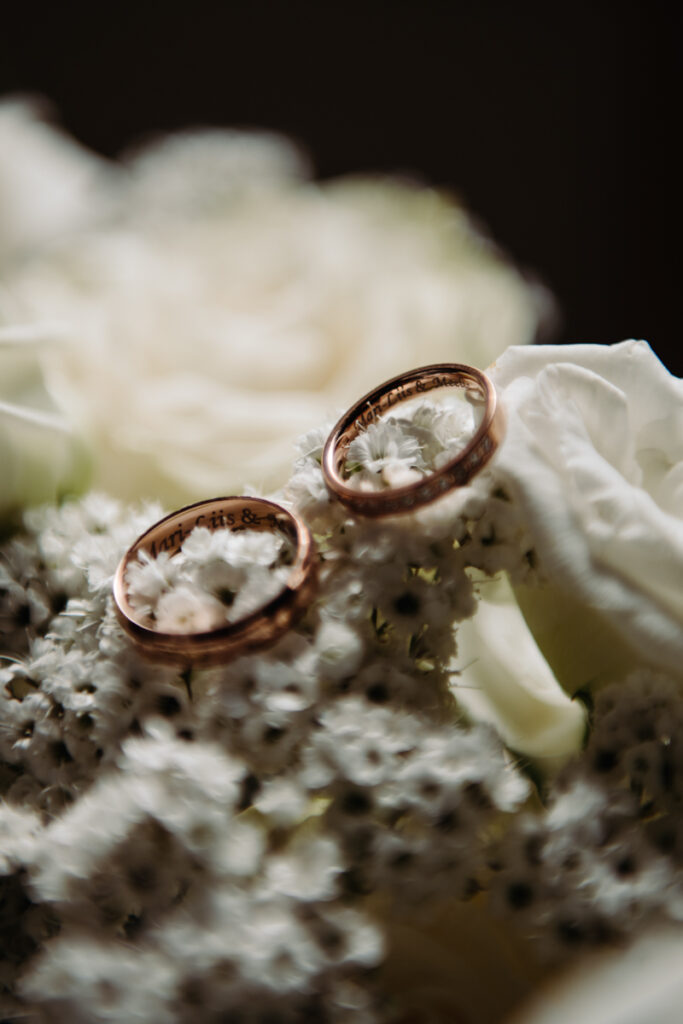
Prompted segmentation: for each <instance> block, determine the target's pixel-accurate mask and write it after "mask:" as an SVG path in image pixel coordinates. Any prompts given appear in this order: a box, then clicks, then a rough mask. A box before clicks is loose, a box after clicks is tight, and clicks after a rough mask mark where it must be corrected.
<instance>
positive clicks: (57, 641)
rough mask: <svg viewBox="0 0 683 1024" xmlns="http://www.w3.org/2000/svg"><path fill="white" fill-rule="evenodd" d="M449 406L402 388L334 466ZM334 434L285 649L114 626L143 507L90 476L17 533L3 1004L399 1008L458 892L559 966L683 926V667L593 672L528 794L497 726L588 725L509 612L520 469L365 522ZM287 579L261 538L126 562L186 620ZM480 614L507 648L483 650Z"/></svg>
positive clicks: (384, 460) (529, 746)
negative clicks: (102, 493)
mask: <svg viewBox="0 0 683 1024" xmlns="http://www.w3.org/2000/svg"><path fill="white" fill-rule="evenodd" d="M465 411H466V410H465ZM457 417H460V418H459V419H458V418H457ZM457 417H454V416H453V414H452V413H451V412H445V411H444V410H443V409H440V408H437V407H436V406H433V405H431V403H428V402H426V403H421V404H416V405H415V406H414V408H413V411H412V415H411V413H410V411H409V410H408V408H407V407H406V412H405V415H404V416H401V417H396V418H394V419H393V420H391V421H390V422H389V423H388V424H387V425H386V429H385V428H382V427H381V425H380V426H379V428H378V430H377V431H375V432H373V433H374V436H370V437H368V436H367V434H366V435H361V437H360V438H359V439H358V443H357V444H356V447H355V448H354V451H353V453H352V457H353V459H354V460H355V465H354V466H353V467H352V468H353V469H354V473H353V476H352V477H351V478H352V479H353V478H356V479H357V480H359V481H360V485H361V486H371V487H381V486H391V485H393V484H395V483H396V482H397V481H398V480H399V479H404V477H405V474H406V473H413V472H419V473H425V472H428V471H429V468H430V467H431V466H433V465H435V464H438V460H439V459H440V458H442V457H444V453H446V452H447V451H448V450H449V448H450V447H451V445H454V444H458V443H462V438H463V437H464V433H465V431H466V429H467V428H469V429H470V430H471V429H472V426H471V420H469V421H467V420H463V418H462V416H461V414H460V413H458V414H457ZM326 435H327V431H326V430H324V429H321V430H318V431H315V432H313V433H311V434H308V435H306V437H305V438H304V439H303V440H302V441H301V442H300V447H299V456H300V457H299V459H298V461H297V463H296V465H295V471H294V473H293V476H292V478H291V480H290V482H289V485H288V487H287V489H286V492H285V494H284V495H282V496H280V500H281V501H283V502H285V503H291V504H292V505H293V506H294V507H295V508H296V509H297V511H298V512H299V514H301V515H302V516H303V517H304V518H305V519H306V520H307V522H308V524H309V526H310V527H311V529H312V531H313V533H314V535H315V537H316V542H317V546H318V551H319V556H320V585H319V592H318V597H317V598H316V600H315V601H314V602H313V603H312V604H311V607H310V608H309V609H308V611H307V614H306V615H305V617H304V618H303V620H302V621H301V622H300V623H299V624H298V625H297V627H296V628H295V629H293V630H291V631H290V632H289V633H288V634H287V635H286V636H284V637H283V638H282V639H281V640H280V641H278V643H277V644H276V645H275V646H274V647H272V648H271V649H269V650H266V651H263V652H255V653H251V654H249V655H246V656H243V657H240V658H238V659H237V660H235V661H233V662H232V663H229V664H227V665H225V666H220V667H215V668H211V669H202V670H194V671H183V672H180V671H178V670H175V669H172V668H164V667H160V666H158V665H154V664H153V663H152V662H146V661H144V660H143V659H142V658H141V657H140V656H139V655H138V654H137V653H136V652H135V651H134V649H133V648H132V646H131V645H130V643H129V641H128V640H127V638H126V637H125V635H124V634H123V633H122V631H121V629H120V627H119V626H118V623H117V621H116V618H115V616H114V613H113V606H112V599H111V582H112V577H113V574H114V571H115V568H116V565H117V563H118V560H119V559H120V557H121V555H122V554H123V552H124V551H125V550H126V549H127V547H128V546H129V545H130V543H131V542H132V541H133V540H134V538H135V537H136V536H137V535H138V534H139V533H140V532H142V530H143V529H145V528H146V527H147V526H149V525H150V524H151V523H152V522H154V521H155V519H157V518H158V517H159V515H160V511H159V510H158V509H154V508H147V509H143V510H139V509H138V510H134V511H133V510H131V509H130V508H128V507H126V506H123V505H120V504H119V503H117V502H114V501H112V500H110V499H103V498H98V497H96V496H91V497H88V498H86V499H84V500H82V501H80V502H78V503H74V504H66V505H64V506H62V507H61V508H58V509H55V508H51V509H44V510H41V511H34V512H32V513H30V514H27V516H26V517H25V529H24V531H23V533H21V534H19V535H17V536H16V537H14V538H13V539H11V540H9V541H8V542H6V543H5V545H4V546H3V547H2V549H1V551H0V566H1V572H2V577H1V580H0V600H1V602H2V605H1V614H2V618H3V624H4V626H5V639H4V650H3V652H2V653H3V655H4V661H3V667H2V668H0V719H1V720H2V723H3V724H2V730H1V732H0V780H1V782H2V791H3V795H4V803H3V804H2V805H0V836H1V837H2V852H1V854H0V886H1V887H2V894H3V897H4V899H5V904H4V905H5V908H6V909H5V912H4V921H3V928H2V930H0V942H2V943H3V947H4V948H3V949H2V953H3V955H4V962H5V966H4V968H3V969H4V974H3V976H2V977H3V984H4V986H5V988H6V990H7V991H8V992H9V993H11V996H10V997H9V998H11V1000H13V1001H14V1002H13V1003H12V1004H11V1007H10V1008H11V1009H14V1010H16V1011H17V1012H33V1013H35V1014H38V1015H40V1018H42V1019H44V1020H45V1021H55V1022H61V1021H65V1020H69V1019H73V1018H74V1015H75V1014H76V1013H77V1014H78V1015H80V1018H82V1019H83V1020H85V1021H100V1020H108V1021H121V1022H123V1021H128V1020H131V1019H139V1020H144V1021H154V1022H155V1024H156V1022H157V1021H161V1022H166V1021H168V1022H169V1024H176V1022H178V1024H182V1022H185V1021H188V1022H189V1021H191V1020H197V1019H201V1020H206V1021H213V1020H216V1021H218V1020H220V1019H226V1017H228V1018H229V1017H230V1016H231V1015H235V1016H236V1017H237V1018H238V1019H243V1020H246V1021H254V1022H256V1021H261V1020H263V1019H271V1018H272V1019H273V1020H276V1019H277V1020H284V1021H290V1020H291V1021H295V1020H302V1019H324V1020H330V1021H332V1022H335V1021H347V1020H349V1021H350V1020H354V1021H360V1022H363V1021H368V1022H373V1021H377V1022H384V1021H389V1020H392V1019H394V1016H395V1013H396V1010H397V1006H396V1003H395V1001H394V997H393V995H392V986H391V984H388V983H387V977H388V976H391V975H386V974H384V973H383V969H384V968H383V966H382V965H383V964H385V963H386V962H387V958H388V960H391V957H392V956H395V953H392V948H393V947H392V942H393V931H392V930H393V928H394V927H399V928H400V921H401V920H406V921H409V922H411V925H412V923H413V922H414V921H415V920H417V919H421V920H425V919H429V917H430V915H434V914H437V913H438V911H439V908H442V907H443V906H444V904H445V903H446V902H447V901H454V900H460V901H463V900H470V903H468V906H470V905H473V906H474V907H475V908H479V910H478V912H479V913H480V914H481V915H482V918H483V919H485V920H490V919H491V914H492V912H494V911H496V910H497V911H498V912H499V913H500V914H503V915H504V916H505V918H506V919H508V920H511V921H513V922H517V923H518V924H519V925H520V927H521V928H522V930H523V931H524V933H525V934H526V935H528V936H532V937H535V938H537V939H540V940H541V943H542V946H543V949H544V950H545V951H546V952H549V953H551V954H552V953H553V952H559V953H560V954H561V955H562V956H566V955H567V952H572V951H574V950H579V949H582V948H584V947H585V946H586V945H587V944H594V943H597V942H602V941H605V940H607V939H610V938H613V937H616V936H623V935H629V934H631V933H633V932H634V931H636V930H637V929H638V928H639V927H640V926H641V924H642V923H643V922H645V921H649V920H651V919H653V918H656V917H657V916H668V917H669V918H672V919H675V920H679V919H680V918H681V914H682V913H683V903H682V897H683V892H681V888H680V883H679V882H678V881H677V874H678V873H679V871H680V866H681V858H682V857H683V853H682V849H683V839H682V836H683V832H682V831H681V806H682V802H683V798H682V797H681V786H682V785H683V756H682V755H681V751H680V750H679V747H680V743H679V742H678V740H677V738H676V737H677V735H678V733H679V732H680V730H681V725H683V699H682V698H681V693H680V688H679V687H678V686H677V685H676V683H675V682H673V681H672V680H671V679H670V678H669V677H663V676H658V675H653V673H652V671H651V670H642V671H641V672H640V673H639V674H636V675H634V676H632V678H631V679H630V681H626V682H624V680H623V678H622V679H619V680H618V681H616V682H614V684H613V686H612V688H606V689H604V690H603V691H602V693H601V694H599V695H598V698H597V702H596V707H595V711H594V716H593V718H592V720H591V721H590V727H591V728H590V734H589V739H588V742H587V745H586V747H585V750H584V752H583V753H582V754H581V755H580V756H579V757H577V758H576V759H575V761H573V762H572V763H571V764H569V765H567V766H565V768H564V769H563V770H562V771H561V772H560V773H559V774H558V775H556V776H555V777H553V776H552V775H550V776H549V777H548V778H546V780H545V783H544V786H543V787H541V788H540V790H539V793H538V794H537V795H540V796H541V797H542V799H543V801H544V803H543V804H542V805H541V804H540V803H538V804H537V805H536V809H535V810H533V811H532V808H533V806H534V805H533V803H532V802H531V798H532V797H533V795H534V794H533V788H532V787H531V785H530V781H529V777H528V775H527V773H525V772H523V771H521V770H520V769H521V767H522V766H523V762H522V761H520V759H519V757H518V756H515V755H513V754H511V753H510V752H509V751H506V750H505V748H504V747H503V746H502V744H501V742H500V739H499V738H498V737H497V736H496V735H495V732H494V730H493V729H491V728H490V724H493V725H494V726H496V728H498V731H499V733H500V734H501V735H502V736H503V737H504V738H505V739H506V740H507V743H508V745H509V747H510V748H512V749H515V751H516V755H519V753H520V752H522V753H523V752H525V751H526V752H527V753H528V754H529V756H533V757H534V758H535V759H536V765H535V767H536V769H537V770H538V768H539V767H540V768H541V769H543V767H544V766H546V760H545V759H544V758H546V759H547V756H548V755H549V754H553V753H554V754H560V753H561V754H563V755H564V756H566V754H567V753H569V752H570V751H571V750H574V751H576V750H577V749H578V746H579V743H580V739H581V735H582V733H583V731H584V728H585V716H584V714H583V710H582V706H581V704H580V702H579V701H571V700H570V699H569V698H568V697H567V696H566V694H564V693H563V692H562V691H561V689H560V688H559V686H558V685H557V683H555V681H554V679H553V678H552V673H551V672H550V670H549V668H548V666H547V665H546V664H545V662H544V663H543V664H544V665H545V675H543V678H542V679H541V677H540V676H539V675H538V672H537V663H536V662H533V659H531V658H530V657H528V654H527V650H526V648H525V646H524V644H522V643H521V642H520V637H521V636H522V634H521V633H520V632H519V630H520V629H521V628H522V627H521V626H520V625H519V622H518V620H514V621H515V624H514V627H513V626H511V625H510V622H511V621H512V620H510V619H509V617H508V616H509V612H510V607H511V605H512V604H513V603H514V602H513V599H512V597H511V596H510V593H508V592H507V591H506V592H505V594H506V595H507V596H505V597H504V598H503V599H500V598H499V599H498V600H500V607H498V608H496V594H498V593H499V589H497V588H500V587H501V580H502V574H507V576H508V577H509V579H510V580H511V581H512V582H513V584H514V585H515V587H517V588H518V589H520V590H521V591H523V590H524V589H525V588H526V590H528V591H533V590H537V591H538V592H539V593H541V594H542V593H543V590H544V588H546V587H548V586H549V582H548V571H547V564H545V563H544V562H543V559H539V557H538V551H537V548H536V546H535V535H534V532H533V529H530V524H529V522H528V521H527V520H526V518H525V516H524V514H523V510H522V507H521V503H520V502H519V501H518V500H516V498H515V497H514V495H511V494H510V492H509V489H507V488H506V486H504V485H503V482H502V481H503V480H504V478H505V473H503V474H501V473H500V466H501V465H502V466H503V469H505V466H506V463H505V460H504V459H502V460H501V462H500V463H498V462H496V461H495V460H494V462H493V463H491V464H490V465H489V466H488V467H486V468H485V469H484V470H483V471H482V472H480V473H479V474H478V475H477V476H476V477H475V479H474V480H473V481H472V483H471V484H470V485H469V486H468V487H465V488H462V489H461V490H460V491H458V492H454V493H451V494H449V495H446V496H445V497H444V498H443V499H441V500H439V501H438V502H435V503H433V504H432V505H429V506H426V507H425V508H423V509H421V510H419V511H417V512H415V513H412V514H409V515H405V516H402V517H394V518H390V519H386V520H383V521H376V520H375V521H373V520H362V519H355V518H353V517H351V516H349V514H348V513H347V512H346V511H345V510H344V509H343V508H342V507H341V506H340V505H339V504H338V503H336V502H335V501H334V500H332V499H331V498H330V496H329V494H328V492H327V490H326V488H325V486H324V482H323V478H322V472H321V468H320V458H321V452H322V446H323V443H324V440H325V437H326ZM532 525H533V524H532ZM283 559H284V562H285V564H284V565H282V564H281V563H282V562H283ZM284 571H286V553H284V551H283V549H282V548H281V547H280V546H279V544H278V543H277V542H275V541H274V540H273V538H272V537H270V536H269V535H268V534H260V533H242V534H235V535H231V534H230V533H228V532H227V531H217V532H214V533H211V532H209V531H205V530H201V529H200V530H196V531H194V533H193V534H192V535H191V536H190V538H188V539H187V540H186V541H185V545H184V548H183V552H182V555H181V556H180V557H177V556H176V557H174V558H173V559H164V558H161V559H157V560H156V562H152V561H150V560H148V559H143V560H142V561H141V562H140V563H138V564H137V565H134V566H133V567H131V572H130V580H129V582H130V583H131V585H132V588H133V590H134V591H135V593H136V594H137V599H138V600H139V601H140V602H141V603H142V607H146V608H147V609H149V610H150V612H153V613H154V615H155V616H156V620H157V621H158V619H159V616H160V607H161V609H162V611H163V602H164V600H166V599H168V598H169V597H170V596H171V595H175V597H176V598H177V600H178V608H179V611H176V612H174V613H173V614H174V616H175V618H174V619H173V622H175V626H176V628H181V627H182V625H183V621H182V619H183V615H185V614H186V611H187V608H188V607H189V609H190V613H192V608H193V607H194V606H193V605H192V602H191V601H188V600H187V596H186V595H185V591H186V590H188V589H191V590H192V593H193V595H195V596H196V595H200V597H201V600H202V601H204V600H205V599H206V598H207V597H208V598H210V599H211V600H220V596H221V595H223V611H222V615H223V616H225V614H226V612H225V605H229V607H230V608H233V607H235V608H237V609H238V610H239V609H240V608H242V609H245V608H248V607H250V604H249V602H250V601H252V600H253V599H255V596H256V594H257V592H260V587H261V583H262V582H263V580H264V577H265V575H269V576H270V577H271V579H270V581H269V585H270V586H274V587H275V586H280V585H281V579H280V577H279V575H278V574H279V573H281V572H284ZM254 581H256V584H254ZM508 590H509V588H508ZM226 594H229V598H228V599H227V600H226ZM202 607H204V605H202ZM483 611H484V612H485V617H486V623H489V617H493V618H494V619H495V620H496V621H497V622H498V623H499V624H501V623H502V624H503V626H502V628H501V629H500V633H501V638H500V639H501V643H503V644H506V645H507V647H506V649H507V660H508V664H507V665H506V664H505V663H504V659H499V660H498V661H495V660H491V659H490V658H489V660H488V661H487V658H488V655H489V652H488V651H486V650H485V649H484V646H485V645H484V644H483V641H480V646H479V647H477V645H476V642H474V641H473V640H472V636H473V635H474V636H476V635H477V630H479V631H480V633H479V635H480V636H481V637H483V636H485V635H486V630H487V629H488V628H489V626H488V625H486V624H485V625H483V626H481V625H477V623H478V621H479V619H480V616H481V614H482V612H483ZM503 612H504V613H505V614H502V613H503ZM239 614H241V613H239ZM496 615H499V617H498V618H497V619H496V618H495V617H496ZM520 619H521V617H520ZM189 621H190V623H191V624H192V623H195V624H196V620H195V619H193V618H192V614H190V617H189ZM468 630H470V631H471V630H474V634H472V633H471V632H470V633H469V634H468ZM461 633H462V634H463V635H468V636H469V639H468V641H467V643H462V644H461V643H460V638H461V636H460V635H461ZM518 655H519V659H518V660H519V661H520V664H519V665H516V664H515V659H516V657H517V656H518ZM536 658H537V659H540V660H541V661H542V660H543V659H542V658H541V656H540V654H539V653H538V651H536ZM464 659H465V660H464ZM525 659H526V660H525ZM484 663H486V664H484ZM511 666H514V667H515V669H516V673H517V674H516V676H515V674H514V672H513V668H512V667H511ZM513 677H514V678H513ZM520 677H521V678H520ZM501 680H502V682H501ZM539 680H540V681H539ZM470 690H473V691H476V694H477V696H478V697H480V698H481V701H480V704H479V705H477V702H476V701H474V702H473V701H471V700H469V699H467V697H466V695H467V694H468V691H470ZM520 707H521V708H522V710H523V714H521V715H520ZM524 716H526V718H525V717H524ZM478 717H479V718H481V719H482V720H483V721H484V722H485V723H488V724H484V725H481V724H475V723H473V722H472V719H473V718H474V719H476V718H478ZM511 737H512V738H511ZM563 744H564V745H563ZM555 767H556V766H555ZM553 779H554V780H553ZM486 890H488V895H487V894H486ZM397 922H398V924H397ZM377 968H379V970H378V969H377ZM396 970H397V968H396V965H395V964H394V975H395V973H396ZM398 971H399V973H400V967H399V968H398Z"/></svg>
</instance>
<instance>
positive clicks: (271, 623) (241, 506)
mask: <svg viewBox="0 0 683 1024" xmlns="http://www.w3.org/2000/svg"><path fill="white" fill-rule="evenodd" d="M197 526H203V527H206V528H208V529H209V530H220V529H228V530H233V531H237V530H240V531H241V530H268V531H279V532H280V533H282V534H284V536H286V537H287V539H288V540H289V541H291V543H292V545H293V547H294V549H295V554H294V561H293V563H292V566H291V570H290V572H289V575H288V577H287V579H286V582H285V586H284V587H283V589H282V590H281V591H280V592H279V593H278V594H276V595H275V597H274V598H272V599H271V600H269V601H267V602H266V603H265V604H264V605H263V606H262V607H260V608H257V609H256V610H255V611H254V612H252V613H251V614H249V615H246V616H245V617H244V618H242V619H238V620H237V621H235V622H226V624H225V625H221V626H219V627H218V628H216V629H213V630H211V631H209V632H204V633H164V632H160V631H158V630H155V629H150V628H149V627H148V626H146V625H145V624H144V622H143V621H142V617H141V616H140V615H139V614H138V613H137V612H136V610H135V608H134V607H133V605H132V604H131V601H130V599H129V594H128V587H127V583H126V570H127V569H128V566H129V565H130V563H131V562H132V561H134V560H135V559H137V556H138V553H139V552H143V551H144V552H146V553H147V554H148V555H150V556H151V557H152V558H156V557H157V555H158V554H159V553H160V552H162V551H166V552H168V553H169V555H171V556H173V555H175V554H177V553H178V552H179V551H180V549H181V548H182V545H183V541H184V540H185V539H186V538H187V537H188V536H189V535H190V533H191V532H192V530H194V529H195V527H197ZM317 575H318V573H317V556H316V551H315V545H314V542H313V538H312V537H311V534H310V532H309V530H308V527H307V526H306V525H305V524H304V523H303V522H302V521H301V520H300V519H299V518H298V517H297V516H295V515H293V514H292V513H291V512H288V511H287V510H286V509H284V508H282V507H281V506H280V505H277V504H275V502H273V501H267V500H266V499H265V498H250V497H236V496H231V497H226V498H213V499H211V500H210V501H199V502H197V503H195V504H194V505H188V506H186V507H185V508H181V509H179V510H178V511H177V512H172V513H171V514H170V515H168V516H166V517H165V518H164V519H161V520H160V521H159V522H158V523H155V525H154V526H151V527H150V528H149V530H147V531H146V532H145V533H143V534H142V535H141V536H140V537H138V539H137V540H136V541H135V543H134V544H133V545H132V546H131V547H130V548H129V549H128V551H127V552H126V554H125V555H124V556H123V558H122V559H121V562H120V563H119V566H118V569H117V570H116V575H115V577H114V603H115V606H116V614H117V617H118V620H119V622H120V623H121V626H122V627H123V629H124V630H125V631H126V633H127V634H128V636H129V637H130V638H131V640H133V642H134V643H135V645H136V647H137V648H138V650H139V651H140V653H141V654H143V655H144V656H145V657H149V658H153V659H155V660H157V661H161V662H166V663H170V664H178V665H185V666H189V665H216V664H221V663H223V662H226V661H229V660H230V659H232V658H235V657H237V656H238V655H240V654H244V653H246V652H248V651H250V650H253V649H255V648H261V647H264V646H268V645H269V644H272V643H274V642H275V641H276V640H277V639H279V637H281V636H282V635H283V634H284V633H286V632H287V631H288V630H289V629H290V627H291V626H292V625H293V624H294V623H295V622H296V621H297V619H298V618H300V616H301V615H302V614H303V612H304V611H305V609H306V608H307V606H308V605H309V603H310V600H311V598H312V596H313V594H314V592H315V589H316V585H317Z"/></svg>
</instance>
